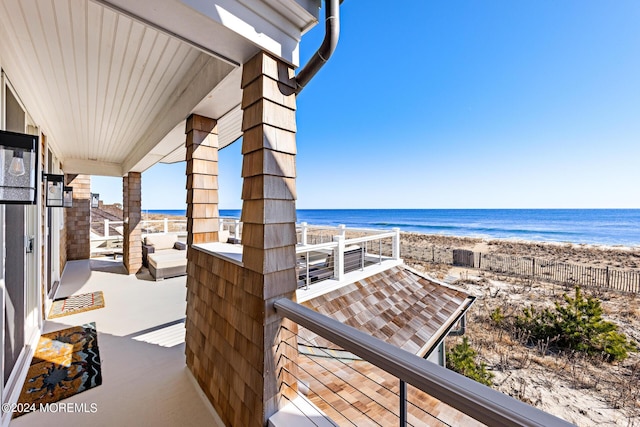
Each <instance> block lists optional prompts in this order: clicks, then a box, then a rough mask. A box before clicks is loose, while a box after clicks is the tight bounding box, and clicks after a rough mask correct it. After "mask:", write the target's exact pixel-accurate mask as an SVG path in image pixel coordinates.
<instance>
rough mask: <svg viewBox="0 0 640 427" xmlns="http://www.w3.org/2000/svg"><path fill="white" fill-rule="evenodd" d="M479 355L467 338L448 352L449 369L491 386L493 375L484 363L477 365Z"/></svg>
mask: <svg viewBox="0 0 640 427" xmlns="http://www.w3.org/2000/svg"><path fill="white" fill-rule="evenodd" d="M477 355H478V353H477V352H476V351H475V350H474V349H473V348H471V346H470V345H469V340H468V339H467V337H464V338H463V339H462V342H461V343H460V344H458V345H456V346H455V347H453V348H452V349H451V350H449V351H448V352H447V368H449V369H451V370H452V371H455V372H457V373H459V374H462V375H464V376H465V377H468V378H471V379H472V380H475V381H478V382H479V383H481V384H484V385H488V386H490V385H491V380H492V379H493V374H492V373H491V372H488V371H487V365H486V364H485V363H484V362H481V363H480V364H478V363H476V356H477Z"/></svg>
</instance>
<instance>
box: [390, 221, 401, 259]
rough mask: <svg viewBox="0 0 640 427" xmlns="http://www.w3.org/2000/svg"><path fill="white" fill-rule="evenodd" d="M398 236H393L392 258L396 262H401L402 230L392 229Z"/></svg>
mask: <svg viewBox="0 0 640 427" xmlns="http://www.w3.org/2000/svg"><path fill="white" fill-rule="evenodd" d="M392 230H393V231H394V232H395V233H396V235H395V236H393V245H392V246H393V249H392V251H391V252H392V256H393V259H395V260H399V259H400V229H399V228H397V227H396V228H393V229H392Z"/></svg>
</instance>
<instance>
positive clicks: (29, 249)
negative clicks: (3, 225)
mask: <svg viewBox="0 0 640 427" xmlns="http://www.w3.org/2000/svg"><path fill="white" fill-rule="evenodd" d="M34 240H35V237H33V236H28V237H27V242H26V243H27V244H26V245H25V246H26V252H27V253H28V254H31V253H33V241H34Z"/></svg>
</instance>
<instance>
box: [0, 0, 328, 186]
mask: <svg viewBox="0 0 640 427" xmlns="http://www.w3.org/2000/svg"><path fill="white" fill-rule="evenodd" d="M118 3H122V4H118ZM185 3H186V4H187V5H185ZM215 3H216V4H217V3H221V4H223V7H222V8H221V9H216V10H223V11H226V12H225V13H227V15H225V14H224V13H223V17H224V20H226V21H225V22H226V23H225V24H221V23H220V22H216V19H218V18H219V17H210V16H206V15H203V11H206V10H208V9H207V8H208V7H209V6H208V5H207V3H206V2H202V1H189V0H186V1H180V0H158V1H157V2H146V1H143V2H129V1H127V2H124V1H119V0H113V1H111V2H106V1H102V0H95V1H86V0H0V65H1V66H2V68H3V70H4V71H5V72H6V75H7V77H8V79H9V80H10V81H11V83H12V85H13V86H14V87H15V89H16V91H17V92H18V95H19V97H20V98H21V100H22V102H23V103H24V104H25V106H26V108H27V110H28V112H29V114H30V115H31V116H32V117H33V119H34V121H35V122H36V123H37V124H38V125H39V126H40V127H41V129H42V131H43V133H44V134H46V135H47V138H48V142H49V145H50V147H51V149H52V151H53V152H54V154H55V155H56V156H57V157H58V159H60V160H61V161H62V163H63V169H64V171H65V172H67V173H87V174H92V175H111V176H122V175H125V174H126V173H128V172H129V171H144V170H146V169H147V168H149V167H151V166H153V164H155V163H157V162H159V161H163V162H175V161H180V160H183V159H184V149H183V148H182V147H183V145H184V121H185V119H186V117H188V116H189V114H191V113H197V114H202V115H204V116H207V117H212V118H216V119H218V128H219V139H220V145H221V147H224V146H226V145H228V144H230V143H232V142H233V141H235V140H236V139H237V138H239V137H240V136H241V131H240V122H241V120H240V119H241V111H240V109H239V104H240V100H241V91H240V76H241V69H240V67H238V66H237V64H242V63H243V62H244V61H246V60H247V59H249V58H250V57H251V56H252V55H253V54H255V53H256V52H257V51H258V50H259V49H260V48H264V46H260V45H259V42H260V40H257V41H256V40H252V39H251V38H250V37H249V36H246V35H244V34H241V33H239V32H238V31H237V29H234V28H230V27H233V25H236V24H235V23H236V21H234V20H230V18H229V16H228V15H229V14H230V13H232V12H233V13H236V12H237V13H238V14H239V15H238V16H242V17H243V19H246V20H248V21H250V20H251V19H253V18H252V17H253V16H254V15H251V14H252V13H254V14H256V13H258V12H259V13H260V14H261V15H260V19H262V20H263V21H264V20H266V19H268V20H270V22H272V23H276V24H277V25H278V27H279V28H284V27H286V28H285V29H286V31H285V30H281V31H280V32H281V33H282V34H283V36H282V37H280V38H281V39H282V40H284V42H283V44H282V45H281V46H280V47H279V49H280V50H283V49H285V48H286V49H285V50H286V55H284V58H285V59H286V60H289V61H292V62H293V60H294V59H297V43H298V41H299V37H300V34H301V33H302V32H303V31H305V30H306V28H308V27H309V25H312V24H313V23H314V22H315V17H314V15H313V14H311V13H309V12H308V9H310V8H311V9H312V6H313V4H314V3H317V1H316V0H278V1H276V2H274V3H272V4H269V3H268V2H266V1H249V0H244V1H237V2H234V1H221V2H215ZM294 5H295V7H294ZM301 5H303V6H304V7H302V6H301ZM187 6H188V7H187ZM248 6H252V8H248ZM125 7H128V8H129V9H132V10H125ZM238 11H239V12H238ZM269 11H270V12H269ZM283 11H288V12H287V14H280V12H283ZM240 12H242V13H241V14H240ZM267 12H269V13H271V15H273V16H271V15H269V16H267V15H268V14H267ZM255 16H258V15H255ZM265 16H266V18H265ZM276 17H277V18H278V19H276ZM256 19H257V18H256ZM254 20H255V19H254ZM284 23H286V24H287V25H285V24H284ZM245 24H246V22H245ZM272 26H273V28H276V26H275V25H272ZM240 27H241V28H242V29H243V31H245V32H246V31H247V30H246V25H244V26H240ZM262 28H264V29H267V30H268V31H267V33H268V34H267V35H269V37H268V40H266V42H265V43H267V44H269V45H273V44H274V40H278V37H277V34H278V31H276V30H274V29H273V28H271V27H269V26H262ZM292 29H293V30H292ZM296 29H297V30H296ZM178 31H180V32H181V33H178ZM296 31H297V38H296V37H295V34H296ZM198 34H200V36H197V35H198ZM202 34H206V36H207V38H206V39H203V38H202ZM247 37H249V38H247ZM225 40H226V41H228V44H224V43H223V44H220V42H221V41H225ZM283 46H284V47H283ZM272 50H273V49H272ZM220 51H222V52H221V53H220V55H216V52H220ZM280 53H282V52H280ZM292 55H293V56H292Z"/></svg>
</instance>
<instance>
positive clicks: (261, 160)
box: [241, 53, 297, 425]
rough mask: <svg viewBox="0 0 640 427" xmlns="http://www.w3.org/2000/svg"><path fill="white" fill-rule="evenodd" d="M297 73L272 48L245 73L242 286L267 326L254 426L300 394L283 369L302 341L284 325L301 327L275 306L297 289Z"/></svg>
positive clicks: (255, 348) (257, 321)
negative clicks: (255, 299)
mask: <svg viewBox="0 0 640 427" xmlns="http://www.w3.org/2000/svg"><path fill="white" fill-rule="evenodd" d="M292 77H293V69H292V68H290V67H289V66H288V65H286V64H284V63H282V62H279V61H278V60H277V59H275V58H273V57H271V56H270V55H268V54H266V53H259V54H258V55H256V56H255V57H253V58H252V59H251V60H249V61H248V62H247V63H246V64H245V65H244V68H243V72H242V89H243V92H242V109H243V120H242V130H243V132H244V136H243V143H242V154H243V163H242V177H243V178H244V181H243V187H242V199H243V204H242V218H241V220H242V222H243V232H242V243H243V255H242V261H243V264H244V268H245V270H248V271H246V280H245V282H244V283H243V287H244V290H245V292H248V293H252V294H253V295H255V296H257V297H258V298H259V299H260V300H261V301H262V302H261V304H260V305H259V306H258V307H257V308H259V309H260V311H259V312H254V313H251V317H252V319H253V320H252V321H253V322H254V326H255V327H258V328H262V330H263V334H262V338H263V341H262V342H253V343H252V346H251V348H249V349H248V351H249V352H256V355H259V356H260V360H262V366H258V367H256V369H260V368H261V369H262V381H263V384H252V383H250V384H248V385H249V386H250V387H251V388H254V387H258V388H257V389H258V390H262V399H261V401H260V396H258V402H256V403H257V406H256V407H255V408H254V411H255V412H254V413H253V414H252V417H251V419H252V425H264V424H265V423H266V421H267V419H268V418H269V417H270V416H271V415H272V414H273V413H274V412H276V411H277V409H278V406H281V405H283V404H284V403H286V401H285V400H284V399H282V398H281V394H282V393H286V394H287V395H288V396H290V397H294V395H295V392H294V391H293V390H292V389H291V388H289V387H286V386H283V384H282V383H283V382H286V383H287V384H289V385H291V386H292V387H296V380H295V378H293V377H291V376H290V375H288V374H284V373H283V371H282V370H281V368H282V367H283V365H284V364H285V363H288V362H287V357H289V358H292V359H294V360H295V357H296V350H295V349H296V348H297V346H296V340H295V337H294V338H291V333H290V332H286V331H284V330H282V329H281V326H283V325H284V326H286V327H287V328H288V329H290V330H294V331H297V325H295V324H294V323H293V322H290V321H287V320H286V319H283V318H282V317H281V316H279V315H278V314H277V313H276V312H275V310H274V308H273V302H274V301H275V300H277V299H279V298H295V291H296V288H297V282H296V273H295V262H296V260H295V245H296V230H295V221H296V210H295V209H296V207H295V198H296V196H295V176H296V170H295V154H296V140H295V132H296V121H295V108H296V99H295V94H294V91H293V88H294V84H293V82H292V81H291V78H292ZM246 320H250V319H246ZM283 337H284V338H288V339H289V340H290V344H291V347H292V348H293V349H292V348H291V347H289V346H287V345H284V344H280V343H281V341H282V339H283ZM279 344H280V345H279ZM282 356H285V357H282ZM288 369H290V370H293V369H294V367H292V366H288ZM251 382H253V381H251ZM283 401H284V402H283ZM252 412H253V411H252Z"/></svg>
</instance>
